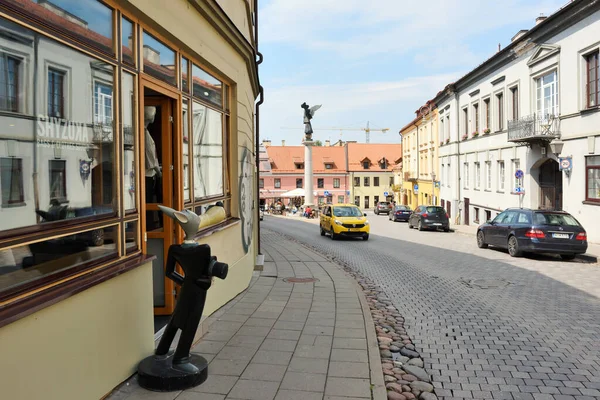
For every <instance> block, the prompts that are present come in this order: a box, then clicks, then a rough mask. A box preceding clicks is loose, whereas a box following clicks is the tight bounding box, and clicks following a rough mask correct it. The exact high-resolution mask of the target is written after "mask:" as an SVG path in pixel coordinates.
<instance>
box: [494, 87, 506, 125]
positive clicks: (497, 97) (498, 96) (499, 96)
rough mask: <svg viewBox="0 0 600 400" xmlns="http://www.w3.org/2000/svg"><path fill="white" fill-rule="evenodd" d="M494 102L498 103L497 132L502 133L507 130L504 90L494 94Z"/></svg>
mask: <svg viewBox="0 0 600 400" xmlns="http://www.w3.org/2000/svg"><path fill="white" fill-rule="evenodd" d="M494 102H495V103H496V107H495V108H496V129H495V131H496V132H502V131H503V130H504V129H505V126H504V120H505V110H504V89H503V90H500V91H498V92H496V93H494Z"/></svg>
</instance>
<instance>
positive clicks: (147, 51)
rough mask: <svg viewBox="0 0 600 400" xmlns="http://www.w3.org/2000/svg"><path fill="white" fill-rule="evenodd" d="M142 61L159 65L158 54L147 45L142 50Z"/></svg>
mask: <svg viewBox="0 0 600 400" xmlns="http://www.w3.org/2000/svg"><path fill="white" fill-rule="evenodd" d="M143 52H144V59H146V60H148V61H150V62H151V63H153V64H156V65H160V52H159V51H158V50H156V49H153V48H152V47H150V46H148V45H147V44H145V45H144V48H143Z"/></svg>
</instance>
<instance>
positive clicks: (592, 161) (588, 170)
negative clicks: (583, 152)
mask: <svg viewBox="0 0 600 400" xmlns="http://www.w3.org/2000/svg"><path fill="white" fill-rule="evenodd" d="M585 174H586V177H585V178H586V179H585V180H586V188H587V193H586V196H585V198H586V200H587V201H593V202H597V203H600V156H591V157H586V159H585Z"/></svg>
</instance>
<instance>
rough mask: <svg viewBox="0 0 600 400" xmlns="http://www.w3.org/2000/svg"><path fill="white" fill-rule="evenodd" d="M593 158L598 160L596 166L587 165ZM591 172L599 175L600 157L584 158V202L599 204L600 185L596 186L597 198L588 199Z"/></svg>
mask: <svg viewBox="0 0 600 400" xmlns="http://www.w3.org/2000/svg"><path fill="white" fill-rule="evenodd" d="M593 158H597V159H598V165H588V161H589V160H590V159H593ZM591 170H594V171H598V172H597V173H598V174H599V175H600V155H590V156H586V157H585V201H586V202H590V203H597V204H600V183H599V184H598V197H597V198H594V197H589V192H590V187H589V185H590V171H591Z"/></svg>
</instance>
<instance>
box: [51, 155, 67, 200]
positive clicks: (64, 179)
mask: <svg viewBox="0 0 600 400" xmlns="http://www.w3.org/2000/svg"><path fill="white" fill-rule="evenodd" d="M54 163H61V164H62V165H63V167H64V168H63V169H61V170H56V169H55V168H53V167H52V164H54ZM55 171H61V172H62V173H63V175H62V178H61V180H62V187H63V193H61V196H58V197H56V196H53V190H52V182H53V179H52V176H53V172H55ZM48 175H49V176H50V181H49V183H50V187H49V198H50V200H53V199H56V200H58V201H60V202H61V203H62V202H65V201H66V200H67V199H68V197H67V196H68V193H67V160H61V159H58V160H57V159H55V160H48Z"/></svg>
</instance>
